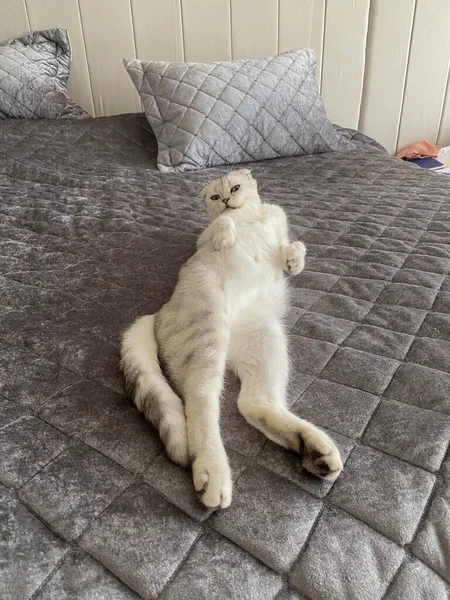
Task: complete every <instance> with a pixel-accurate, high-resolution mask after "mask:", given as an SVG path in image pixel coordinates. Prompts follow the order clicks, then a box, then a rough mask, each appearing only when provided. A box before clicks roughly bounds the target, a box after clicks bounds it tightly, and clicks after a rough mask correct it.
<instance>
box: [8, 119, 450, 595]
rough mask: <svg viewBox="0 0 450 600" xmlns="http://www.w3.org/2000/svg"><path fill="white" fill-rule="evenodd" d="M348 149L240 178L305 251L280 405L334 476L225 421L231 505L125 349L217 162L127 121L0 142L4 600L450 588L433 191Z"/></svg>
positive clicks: (442, 287)
mask: <svg viewBox="0 0 450 600" xmlns="http://www.w3.org/2000/svg"><path fill="white" fill-rule="evenodd" d="M344 133H345V135H347V136H348V137H350V138H352V139H353V141H354V142H355V143H356V145H357V151H356V152H351V153H347V154H345V153H327V154H321V155H314V156H304V157H294V158H284V159H278V160H271V161H265V162H260V163H255V164H254V165H252V168H253V175H254V177H255V178H256V179H257V181H258V184H259V189H260V193H261V197H262V199H263V200H264V201H268V202H274V203H277V204H279V205H280V206H282V207H283V208H284V209H285V211H286V212H287V214H288V218H289V221H290V224H291V238H292V239H301V240H302V241H303V242H304V243H305V244H306V246H307V249H308V260H307V266H306V268H305V271H304V272H303V273H302V274H301V275H300V276H298V277H296V278H292V279H291V280H290V283H291V286H292V307H291V308H290V310H289V313H288V318H287V326H288V329H289V331H290V335H289V337H290V342H289V343H290V354H291V358H292V373H291V379H290V386H289V402H290V405H291V407H292V410H293V411H294V412H295V413H296V414H298V415H301V416H302V417H304V418H306V419H309V420H311V421H312V422H314V423H315V424H316V425H319V426H321V427H323V428H324V429H325V430H326V431H328V432H329V433H330V434H331V435H332V436H333V438H334V439H335V441H336V443H337V445H338V446H339V448H340V451H341V453H342V456H343V459H344V461H345V467H344V471H343V473H342V474H341V476H340V477H339V478H338V480H337V481H336V482H334V483H330V482H326V481H322V480H319V479H317V478H314V477H313V476H310V475H308V474H307V473H305V472H304V471H302V469H301V468H300V465H299V461H298V458H297V457H296V456H295V455H293V454H289V453H288V452H286V451H284V450H282V449H281V448H279V447H277V446H276V445H274V444H273V443H271V442H270V441H269V440H267V439H266V438H265V437H264V436H263V435H261V434H260V433H259V432H258V431H256V430H255V429H253V428H251V427H250V426H249V425H248V424H247V423H246V422H245V421H244V420H243V419H242V417H241V416H240V415H239V413H238V410H237V406H236V398H237V393H238V382H237V381H236V380H235V379H234V378H233V377H232V376H231V375H229V376H227V385H226V391H225V393H224V397H223V401H222V415H221V429H222V435H223V439H224V442H225V446H226V449H227V452H228V455H229V458H230V462H231V466H232V469H233V477H234V480H235V485H234V497H233V502H232V505H231V507H230V508H228V509H226V510H224V511H212V510H207V509H205V508H203V507H202V506H201V504H200V503H199V502H198V499H197V497H196V495H195V493H194V491H193V489H192V485H191V479H190V474H189V472H188V471H187V470H183V469H182V468H180V467H178V466H176V465H174V464H172V463H171V462H170V461H169V460H168V458H167V456H166V454H165V453H164V450H163V448H162V445H161V443H160V441H159V439H158V436H157V434H156V431H155V430H154V429H153V428H152V426H151V425H149V424H148V423H146V422H145V420H144V419H143V417H142V416H141V415H140V414H139V413H138V412H137V411H136V409H135V408H134V407H133V406H132V404H131V403H130V401H129V399H127V398H126V397H125V396H124V394H123V392H122V381H121V376H120V373H119V371H118V356H119V354H118V348H119V339H120V334H121V332H122V331H123V330H124V328H125V327H126V326H127V325H128V324H129V323H130V322H131V321H132V320H133V319H135V318H136V317H138V316H140V315H142V314H146V313H152V312H155V311H156V310H158V308H159V307H160V306H161V305H162V303H164V302H165V301H166V300H167V299H168V298H169V297H170V295H171V292H172V290H173V287H174V284H175V282H176V278H177V273H178V270H179V268H180V266H181V265H182V264H183V263H184V262H185V261H186V259H187V258H188V257H189V256H191V255H192V254H193V252H194V250H195V242H196V238H197V236H198V234H199V233H200V232H201V231H202V229H203V228H204V227H205V225H206V224H207V219H206V216H205V214H204V212H203V208H202V205H201V201H200V200H199V198H198V194H199V191H200V190H201V189H202V188H203V186H204V185H205V184H206V183H207V182H208V181H210V180H211V179H213V178H215V177H218V176H220V175H222V174H223V173H224V172H225V171H226V168H217V169H209V170H207V171H198V172H193V173H189V174H161V173H159V172H158V171H157V170H156V161H155V157H156V143H155V139H154V137H153V136H152V134H151V131H150V129H149V126H148V124H147V122H146V120H145V118H144V116H143V115H121V116H116V117H108V118H100V119H83V120H81V121H69V120H60V121H20V122H7V123H5V124H2V125H1V127H0V211H1V217H0V249H1V251H0V262H1V277H0V319H1V327H0V333H1V351H0V427H1V429H0V483H1V486H0V512H1V529H2V534H1V535H0V597H2V598H4V599H5V600H19V599H20V600H22V599H28V598H33V599H36V600H37V599H39V600H43V599H55V600H62V599H65V598H70V599H72V598H73V599H79V598H83V599H88V600H92V599H94V598H95V599H96V600H103V599H105V600H110V599H112V598H113V599H114V600H122V599H132V598H139V597H141V598H146V599H157V598H158V599H159V598H161V599H163V600H203V599H205V600H206V599H208V600H210V599H218V600H226V599H235V600H237V599H239V600H272V599H276V600H305V599H309V600H353V599H354V600H377V599H380V598H384V599H386V600H402V599H405V600H412V599H414V600H420V599H433V600H444V599H445V598H448V595H449V589H450V585H449V582H450V456H449V452H448V446H449V441H450V416H449V415H450V276H449V272H450V244H449V240H450V202H449V195H450V179H449V178H447V177H445V176H443V175H438V174H435V173H429V172H424V171H423V170H420V169H419V168H418V167H416V166H413V165H408V164H405V163H403V162H401V161H399V160H398V159H395V158H393V157H390V156H389V155H388V154H387V153H386V152H385V151H384V150H383V149H382V148H381V147H380V146H379V145H378V144H376V143H375V142H374V141H373V140H370V139H369V138H367V137H365V136H363V135H361V134H357V133H356V132H351V131H346V132H344Z"/></svg>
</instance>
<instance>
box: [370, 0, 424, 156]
mask: <svg viewBox="0 0 450 600" xmlns="http://www.w3.org/2000/svg"><path fill="white" fill-rule="evenodd" d="M414 8H415V0H402V1H401V2H392V0H372V4H371V9H370V23H369V34H368V42H367V56H366V67H365V69H366V73H365V78H364V89H363V98H362V104H361V116H360V121H359V130H360V131H362V132H363V133H366V134H367V135H369V136H371V137H376V138H377V140H378V141H379V142H380V143H381V144H383V146H384V147H385V148H386V149H387V150H389V152H394V151H395V149H396V144H397V135H398V128H399V124H400V116H401V110H402V100H403V90H404V86H405V79H406V70H407V65H408V55H409V46H410V40H411V32H412V23H413V17H414Z"/></svg>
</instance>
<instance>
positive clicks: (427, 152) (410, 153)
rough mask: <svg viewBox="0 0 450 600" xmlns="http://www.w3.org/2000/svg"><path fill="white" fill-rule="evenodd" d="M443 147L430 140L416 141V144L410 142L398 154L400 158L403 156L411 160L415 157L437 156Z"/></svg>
mask: <svg viewBox="0 0 450 600" xmlns="http://www.w3.org/2000/svg"><path fill="white" fill-rule="evenodd" d="M440 149H441V147H440V146H435V145H434V144H431V143H430V142H429V141H428V140H423V142H415V143H414V144H410V145H409V146H406V148H403V150H400V152H398V153H397V154H396V156H397V157H398V158H403V160H411V159H413V158H428V157H431V158H437V155H438V152H439V150H440Z"/></svg>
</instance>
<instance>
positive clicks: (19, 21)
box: [0, 0, 30, 43]
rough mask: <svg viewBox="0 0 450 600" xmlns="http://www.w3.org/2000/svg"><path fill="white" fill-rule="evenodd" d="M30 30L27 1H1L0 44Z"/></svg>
mask: <svg viewBox="0 0 450 600" xmlns="http://www.w3.org/2000/svg"><path fill="white" fill-rule="evenodd" d="M29 30H30V26H29V23H28V18H27V9H26V6H25V0H1V7H0V43H1V42H6V41H8V40H9V39H10V38H12V37H15V36H17V35H20V34H21V33H28V32H29Z"/></svg>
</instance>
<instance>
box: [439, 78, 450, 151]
mask: <svg viewBox="0 0 450 600" xmlns="http://www.w3.org/2000/svg"><path fill="white" fill-rule="evenodd" d="M438 144H439V145H440V146H450V76H449V79H448V81H447V93H446V95H445V100H444V107H443V111H442V119H441V123H440V127H439V136H438Z"/></svg>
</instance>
